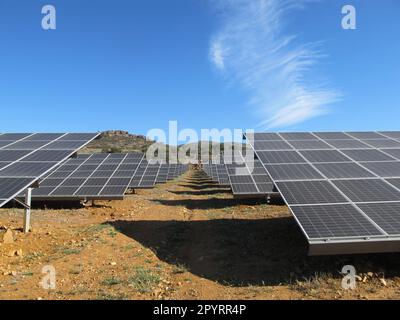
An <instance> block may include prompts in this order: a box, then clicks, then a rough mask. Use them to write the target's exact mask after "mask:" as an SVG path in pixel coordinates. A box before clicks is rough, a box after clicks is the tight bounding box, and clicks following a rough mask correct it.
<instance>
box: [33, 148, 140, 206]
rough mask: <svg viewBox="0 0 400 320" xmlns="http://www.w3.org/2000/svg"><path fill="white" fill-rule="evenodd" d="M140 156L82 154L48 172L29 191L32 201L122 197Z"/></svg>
mask: <svg viewBox="0 0 400 320" xmlns="http://www.w3.org/2000/svg"><path fill="white" fill-rule="evenodd" d="M143 157H144V155H143V154H141V153H125V154H124V153H111V154H108V153H98V154H82V155H78V157H77V158H76V159H70V160H68V161H67V162H65V163H64V164H63V165H61V166H59V167H57V168H56V169H55V170H53V171H52V172H50V174H49V175H47V176H46V178H45V179H43V180H42V181H41V182H40V186H39V188H37V189H35V190H34V191H33V193H32V199H34V200H96V199H103V200H117V199H123V196H124V194H125V193H126V191H127V188H128V185H129V183H130V181H131V179H132V177H133V175H134V174H135V172H136V170H137V168H138V167H139V164H140V162H141V161H142V159H143Z"/></svg>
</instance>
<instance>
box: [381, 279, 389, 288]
mask: <svg viewBox="0 0 400 320" xmlns="http://www.w3.org/2000/svg"><path fill="white" fill-rule="evenodd" d="M379 281H380V282H381V283H382V284H383V285H384V286H385V287H387V282H386V280H385V279H384V278H380V279H379Z"/></svg>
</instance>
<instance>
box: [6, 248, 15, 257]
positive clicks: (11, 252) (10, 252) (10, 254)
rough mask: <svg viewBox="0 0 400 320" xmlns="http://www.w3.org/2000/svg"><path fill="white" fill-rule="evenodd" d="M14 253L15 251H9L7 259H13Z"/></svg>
mask: <svg viewBox="0 0 400 320" xmlns="http://www.w3.org/2000/svg"><path fill="white" fill-rule="evenodd" d="M15 253H16V251H15V250H11V251H9V252H8V254H7V255H8V256H9V257H14V256H15Z"/></svg>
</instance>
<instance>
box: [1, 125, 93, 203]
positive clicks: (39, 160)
mask: <svg viewBox="0 0 400 320" xmlns="http://www.w3.org/2000/svg"><path fill="white" fill-rule="evenodd" d="M97 136H99V134H98V133H5V134H0V207H1V206H3V205H4V204H6V203H7V202H8V201H10V200H11V199H14V198H16V197H17V196H18V195H19V194H20V193H21V192H23V191H24V190H26V189H27V188H29V187H30V186H32V185H33V184H34V183H35V182H37V181H38V180H39V179H40V178H41V177H43V176H44V175H46V174H47V173H48V172H50V171H51V170H53V169H54V168H55V167H57V166H58V165H59V164H60V163H62V162H63V161H65V160H67V159H68V158H70V157H71V156H73V155H74V154H75V153H76V152H77V150H79V149H81V148H83V147H84V146H85V145H87V144H88V143H89V142H91V141H92V140H94V139H95V138H96V137H97Z"/></svg>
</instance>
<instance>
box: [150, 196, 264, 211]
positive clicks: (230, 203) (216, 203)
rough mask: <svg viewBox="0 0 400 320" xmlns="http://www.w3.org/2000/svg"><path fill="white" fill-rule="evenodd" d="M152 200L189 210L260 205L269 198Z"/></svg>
mask: <svg viewBox="0 0 400 320" xmlns="http://www.w3.org/2000/svg"><path fill="white" fill-rule="evenodd" d="M204 194H207V193H204ZM152 201H153V202H155V203H158V204H162V205H164V206H172V207H181V206H183V207H185V208H187V209H189V210H210V209H224V208H229V207H235V206H240V205H258V204H266V203H268V201H267V199H265V200H260V199H259V198H255V199H251V198H249V199H234V198H215V197H211V198H206V199H179V200H165V199H155V200H152Z"/></svg>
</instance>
